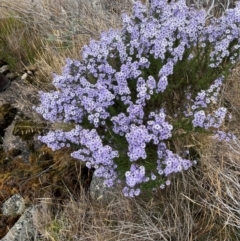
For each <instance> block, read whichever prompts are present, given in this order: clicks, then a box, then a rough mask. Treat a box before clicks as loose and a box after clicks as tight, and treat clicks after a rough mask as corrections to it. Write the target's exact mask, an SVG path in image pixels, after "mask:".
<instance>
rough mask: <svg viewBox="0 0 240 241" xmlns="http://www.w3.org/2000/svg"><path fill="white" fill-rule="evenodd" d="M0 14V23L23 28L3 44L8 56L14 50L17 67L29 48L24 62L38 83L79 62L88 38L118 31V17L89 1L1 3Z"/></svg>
mask: <svg viewBox="0 0 240 241" xmlns="http://www.w3.org/2000/svg"><path fill="white" fill-rule="evenodd" d="M127 2H130V0H124V1H121V3H120V4H119V6H118V8H119V9H123V7H124V6H126V3H127ZM125 10H126V11H127V10H128V11H129V9H125ZM0 13H1V18H2V19H10V18H14V19H16V20H17V21H18V22H19V23H21V24H22V25H23V28H22V29H21V30H20V31H16V29H15V31H14V32H13V33H12V34H11V35H9V36H6V38H5V37H4V38H5V43H6V46H7V47H8V49H9V51H10V52H12V51H15V50H17V52H16V51H15V52H16V53H14V56H15V58H17V60H15V62H19V63H21V62H22V59H23V58H21V56H20V55H21V54H26V53H29V52H30V51H29V50H30V49H31V48H30V46H32V50H31V52H32V55H31V56H30V57H31V58H29V56H27V57H28V58H27V60H28V61H29V62H30V63H35V64H36V65H37V66H38V67H39V70H40V71H39V75H38V76H37V80H38V81H39V82H42V81H43V82H46V81H51V80H52V76H51V73H52V72H56V73H61V69H62V66H63V65H64V63H65V59H66V58H72V59H81V55H80V51H81V49H82V47H83V46H84V45H85V44H86V43H88V41H89V40H90V39H91V38H94V39H97V38H98V37H99V34H100V33H101V32H102V31H104V30H107V29H109V28H119V27H121V17H120V14H117V13H114V12H111V11H110V9H109V11H107V12H106V11H100V10H99V9H98V10H97V9H94V8H93V7H92V5H91V1H82V0H76V1H69V0H64V1H63V0H58V1H55V0H40V1H30V0H20V1H13V0H11V1H8V0H2V1H1V3H0ZM16 34H17V36H15V35H16ZM28 35H29V36H30V37H28ZM32 36H34V37H32ZM20 39H22V41H24V42H25V45H26V46H25V48H22V47H21V45H20V43H19V40H20ZM28 47H29V48H28ZM29 55H30V53H29ZM25 64H26V63H25ZM23 65H24V64H23Z"/></svg>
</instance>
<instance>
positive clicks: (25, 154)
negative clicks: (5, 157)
mask: <svg viewBox="0 0 240 241" xmlns="http://www.w3.org/2000/svg"><path fill="white" fill-rule="evenodd" d="M15 123H16V120H14V121H13V122H12V124H11V125H10V126H8V127H7V128H6V129H5V135H4V137H3V144H2V147H3V149H4V151H6V152H7V151H9V150H12V149H18V150H20V151H21V157H22V158H23V160H24V161H25V162H28V160H29V155H30V151H29V148H28V145H27V143H26V142H25V141H23V140H22V139H21V137H19V136H14V135H13V130H14V126H15Z"/></svg>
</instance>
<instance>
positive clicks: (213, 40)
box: [36, 0, 240, 197]
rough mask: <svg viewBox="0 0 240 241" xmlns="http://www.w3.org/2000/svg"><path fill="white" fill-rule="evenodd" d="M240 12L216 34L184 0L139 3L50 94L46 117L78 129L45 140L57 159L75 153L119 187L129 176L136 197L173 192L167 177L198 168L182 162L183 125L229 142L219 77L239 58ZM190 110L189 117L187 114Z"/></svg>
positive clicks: (128, 189)
mask: <svg viewBox="0 0 240 241" xmlns="http://www.w3.org/2000/svg"><path fill="white" fill-rule="evenodd" d="M239 11H240V4H237V6H236V8H235V9H231V10H227V11H226V13H225V14H224V15H223V16H222V17H221V18H219V19H215V18H213V19H211V22H210V24H208V25H207V24H206V11H205V10H204V9H202V10H197V9H195V8H193V7H190V8H189V7H187V5H186V3H185V1H184V0H179V1H177V2H175V1H173V2H171V3H167V1H166V0H152V1H151V4H150V7H149V8H147V7H146V6H145V5H143V4H142V3H141V2H135V3H134V6H133V12H132V15H131V16H128V15H127V14H123V16H122V19H123V28H122V29H121V30H113V29H111V30H109V31H108V32H104V33H102V34H101V36H100V40H98V41H97V40H91V41H90V43H89V44H88V45H86V46H84V47H83V49H82V61H81V62H80V61H77V60H71V59H67V61H66V65H65V67H64V69H63V74H62V76H58V75H54V80H53V84H54V85H55V87H56V89H57V90H56V91H52V92H49V93H44V92H40V100H41V104H40V106H39V107H36V111H37V112H38V113H40V114H42V115H43V117H44V118H45V119H47V120H49V121H51V122H58V123H65V124H71V125H74V126H73V127H72V129H71V130H68V131H66V130H64V129H61V128H59V129H58V130H54V131H51V132H49V133H48V134H47V135H46V136H42V137H40V140H41V141H43V142H44V143H46V144H47V145H48V146H49V147H51V148H52V149H53V150H57V149H59V148H62V147H70V148H72V149H73V152H72V157H74V158H77V159H79V160H82V161H84V162H85V163H86V166H87V167H89V168H92V167H93V168H95V175H96V176H99V177H103V178H104V179H105V184H106V185H107V186H109V187H110V186H112V185H113V184H114V183H115V182H116V181H119V180H118V179H119V178H120V177H123V179H124V180H123V181H125V187H124V189H123V192H124V195H126V196H130V197H133V196H137V195H139V193H140V188H141V187H142V186H144V185H145V184H148V183H154V185H155V187H156V186H157V187H161V188H163V187H164V186H165V185H169V184H170V180H169V179H167V180H166V179H165V178H168V177H169V175H170V174H173V173H177V172H181V171H183V170H187V169H188V168H190V167H191V166H192V165H193V164H194V163H195V162H196V161H195V160H191V157H190V156H188V157H184V156H181V155H180V153H175V152H176V150H175V148H174V145H173V142H172V138H173V137H174V138H177V137H176V136H174V135H176V133H178V130H177V128H178V126H180V127H179V128H181V130H189V129H191V128H189V126H186V125H188V123H189V122H184V121H183V122H182V119H183V120H185V119H186V118H188V119H189V120H191V121H190V123H191V125H192V129H194V128H203V129H209V130H213V129H214V130H216V131H215V132H214V133H215V134H216V135H217V136H218V137H219V138H220V139H223V135H224V134H223V133H222V132H221V130H220V129H219V128H220V127H221V125H222V123H223V121H224V119H225V117H226V115H227V110H226V108H224V107H218V108H215V109H213V107H212V106H214V105H215V104H216V103H217V102H218V98H217V97H218V95H219V93H220V90H221V87H222V81H223V79H224V78H223V77H219V76H221V75H224V77H226V73H227V71H225V70H226V69H229V66H231V65H233V64H234V62H235V61H236V60H237V57H238V54H237V53H238V49H239V47H240V28H239V25H240V17H239V16H240V15H239ZM216 67H218V68H216ZM214 80H215V82H214V84H212V82H213V81H214ZM211 84H212V85H211ZM209 86H210V87H209ZM186 90H188V93H187V95H185V94H186V93H185V91H186ZM192 97H193V99H192ZM187 104H188V107H189V110H188V111H186V110H185V112H184V114H179V113H177V111H179V110H182V109H183V108H184V107H185V106H186V105H187ZM181 118H182V119H181ZM171 121H173V123H171ZM178 123H183V124H181V125H178ZM185 124H186V125H185ZM226 135H227V134H226ZM227 137H228V138H229V137H230V134H229V135H227ZM225 139H227V138H225Z"/></svg>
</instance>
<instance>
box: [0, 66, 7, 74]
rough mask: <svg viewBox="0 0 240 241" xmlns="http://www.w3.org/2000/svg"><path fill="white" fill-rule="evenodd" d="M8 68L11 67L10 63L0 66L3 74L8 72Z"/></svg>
mask: <svg viewBox="0 0 240 241" xmlns="http://www.w3.org/2000/svg"><path fill="white" fill-rule="evenodd" d="M8 69H9V67H8V65H3V66H2V67H1V68H0V73H2V74H3V73H5V72H7V71H8Z"/></svg>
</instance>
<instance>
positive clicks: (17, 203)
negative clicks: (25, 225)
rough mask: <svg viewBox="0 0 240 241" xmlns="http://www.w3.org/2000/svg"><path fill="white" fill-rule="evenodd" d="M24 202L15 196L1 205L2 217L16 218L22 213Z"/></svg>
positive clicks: (19, 196) (20, 197)
mask: <svg viewBox="0 0 240 241" xmlns="http://www.w3.org/2000/svg"><path fill="white" fill-rule="evenodd" d="M24 210H25V200H24V198H23V197H22V196H21V195H19V194H15V195H13V196H12V197H10V198H9V199H8V200H7V201H5V202H4V203H3V206H2V214H3V215H4V216H17V215H20V214H22V213H23V212H24Z"/></svg>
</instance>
